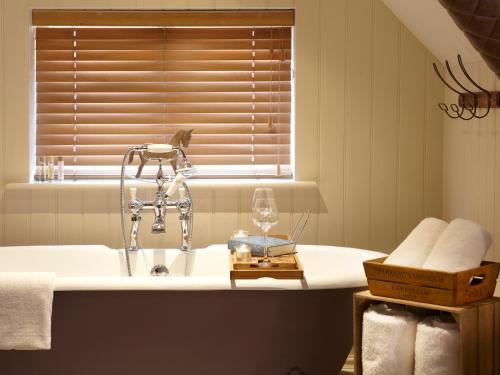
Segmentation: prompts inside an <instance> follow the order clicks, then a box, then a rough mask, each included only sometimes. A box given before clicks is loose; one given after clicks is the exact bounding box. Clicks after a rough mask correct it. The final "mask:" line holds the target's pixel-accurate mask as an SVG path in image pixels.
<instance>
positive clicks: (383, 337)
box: [361, 304, 417, 375]
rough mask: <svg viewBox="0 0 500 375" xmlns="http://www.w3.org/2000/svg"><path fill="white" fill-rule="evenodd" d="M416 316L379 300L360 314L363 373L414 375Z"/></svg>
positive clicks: (374, 374)
mask: <svg viewBox="0 0 500 375" xmlns="http://www.w3.org/2000/svg"><path fill="white" fill-rule="evenodd" d="M416 330H417V318H416V317H415V316H414V315H413V314H412V313H409V312H407V311H402V310H398V309H394V308H391V307H388V306H387V305H386V304H379V305H375V306H372V307H370V308H369V309H367V310H366V311H365V313H364V314H363V334H362V341H361V358H362V364H363V375H413V369H414V358H415V335H416Z"/></svg>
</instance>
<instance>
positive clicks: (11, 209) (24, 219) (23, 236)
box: [4, 189, 30, 245]
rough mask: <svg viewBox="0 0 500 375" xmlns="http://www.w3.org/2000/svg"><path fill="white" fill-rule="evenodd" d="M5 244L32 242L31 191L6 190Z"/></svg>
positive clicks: (26, 243)
mask: <svg viewBox="0 0 500 375" xmlns="http://www.w3.org/2000/svg"><path fill="white" fill-rule="evenodd" d="M4 194H5V205H4V215H5V220H4V233H5V241H4V244H5V245H29V244H30V219H29V212H30V208H29V204H30V201H29V192H27V191H15V190H8V189H7V190H6V191H5V193H4Z"/></svg>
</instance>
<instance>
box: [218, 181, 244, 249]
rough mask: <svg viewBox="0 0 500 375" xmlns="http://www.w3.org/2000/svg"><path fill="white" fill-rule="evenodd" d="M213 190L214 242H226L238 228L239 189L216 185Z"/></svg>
mask: <svg viewBox="0 0 500 375" xmlns="http://www.w3.org/2000/svg"><path fill="white" fill-rule="evenodd" d="M213 192H214V203H213V204H214V243H226V242H227V240H228V239H229V238H230V237H231V235H232V234H233V231H235V230H238V229H239V210H240V205H239V191H238V190H237V189H234V188H226V187H224V186H218V187H217V188H214V189H213Z"/></svg>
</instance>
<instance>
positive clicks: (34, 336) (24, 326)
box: [0, 272, 55, 350]
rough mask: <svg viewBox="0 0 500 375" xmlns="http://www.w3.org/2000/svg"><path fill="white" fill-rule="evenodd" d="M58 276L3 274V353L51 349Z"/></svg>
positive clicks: (0, 300)
mask: <svg viewBox="0 0 500 375" xmlns="http://www.w3.org/2000/svg"><path fill="white" fill-rule="evenodd" d="M54 276H55V275H54V274H52V273H35V272H34V273H31V272H0V350H10V349H19V350H36V349H50V343H51V319H52V299H53V295H54Z"/></svg>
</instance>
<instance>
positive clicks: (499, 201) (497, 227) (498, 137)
mask: <svg viewBox="0 0 500 375" xmlns="http://www.w3.org/2000/svg"><path fill="white" fill-rule="evenodd" d="M494 88H495V90H500V80H498V79H495V85H494ZM494 116H495V124H494V130H493V135H492V136H493V137H494V160H495V161H494V163H493V164H494V165H493V168H494V171H495V173H494V175H495V183H494V193H493V194H494V195H493V198H492V199H491V201H490V202H488V203H489V204H490V205H492V206H493V210H494V213H493V215H494V217H493V227H494V230H493V233H492V236H493V238H494V240H495V244H494V260H495V261H496V262H500V243H499V242H500V130H499V129H500V114H499V113H498V110H496V111H495V113H494Z"/></svg>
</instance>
